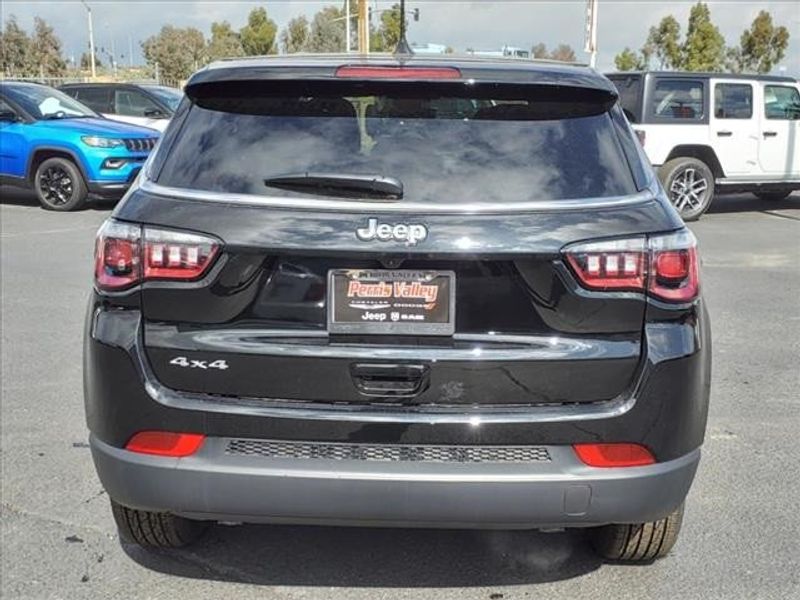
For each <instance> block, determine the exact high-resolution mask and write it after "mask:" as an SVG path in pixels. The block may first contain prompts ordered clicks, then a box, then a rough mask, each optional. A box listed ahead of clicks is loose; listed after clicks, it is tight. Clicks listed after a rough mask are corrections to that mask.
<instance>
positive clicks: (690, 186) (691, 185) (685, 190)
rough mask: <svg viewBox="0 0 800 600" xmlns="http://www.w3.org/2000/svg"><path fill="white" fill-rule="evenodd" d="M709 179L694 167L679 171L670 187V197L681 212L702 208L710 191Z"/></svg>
mask: <svg viewBox="0 0 800 600" xmlns="http://www.w3.org/2000/svg"><path fill="white" fill-rule="evenodd" d="M709 191H710V190H709V185H708V181H707V180H706V179H705V177H703V176H702V174H699V173H698V172H697V169H695V168H694V167H687V168H685V169H684V170H683V171H681V172H679V173H678V174H677V175H676V176H675V178H674V179H673V180H672V184H671V185H670V187H669V199H670V202H672V205H673V206H674V207H675V208H676V209H678V212H680V213H687V212H692V211H695V210H698V209H700V208H701V207H702V206H703V203H704V202H705V200H706V197H707V195H708V193H709Z"/></svg>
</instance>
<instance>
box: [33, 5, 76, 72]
mask: <svg viewBox="0 0 800 600" xmlns="http://www.w3.org/2000/svg"><path fill="white" fill-rule="evenodd" d="M31 54H32V57H33V61H34V63H35V65H36V66H37V68H38V69H39V72H40V73H41V74H43V75H47V76H49V77H60V76H62V75H63V74H64V73H65V72H66V70H67V64H66V63H65V62H64V59H63V58H62V56H61V40H59V39H58V37H57V36H56V34H55V32H54V31H53V28H52V27H50V25H48V24H47V22H46V21H45V20H44V19H42V18H40V17H34V18H33V38H32V39H31Z"/></svg>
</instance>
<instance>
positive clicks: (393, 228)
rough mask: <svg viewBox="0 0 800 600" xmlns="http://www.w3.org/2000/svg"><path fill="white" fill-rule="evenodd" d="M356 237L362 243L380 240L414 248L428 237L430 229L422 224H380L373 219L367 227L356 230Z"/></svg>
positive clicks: (368, 222)
mask: <svg viewBox="0 0 800 600" xmlns="http://www.w3.org/2000/svg"><path fill="white" fill-rule="evenodd" d="M356 237H357V238H358V239H360V240H361V241H362V242H370V241H372V240H379V241H381V242H391V241H395V242H404V243H405V244H406V245H407V246H414V245H415V244H416V243H417V242H421V241H422V240H424V239H425V238H426V237H428V228H427V227H425V225H421V224H413V225H412V224H409V223H395V224H393V225H390V224H389V223H379V222H378V219H376V218H374V217H373V218H371V219H370V220H369V221H367V226H366V227H359V228H358V229H356Z"/></svg>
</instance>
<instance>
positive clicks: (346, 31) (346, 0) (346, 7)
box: [344, 0, 350, 54]
mask: <svg viewBox="0 0 800 600" xmlns="http://www.w3.org/2000/svg"><path fill="white" fill-rule="evenodd" d="M344 37H345V39H346V40H347V42H346V43H345V45H344V49H345V51H346V52H347V53H348V54H349V53H350V0H344Z"/></svg>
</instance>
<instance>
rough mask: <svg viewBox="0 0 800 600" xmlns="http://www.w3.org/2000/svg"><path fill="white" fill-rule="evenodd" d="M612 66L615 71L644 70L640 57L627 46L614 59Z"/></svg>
mask: <svg viewBox="0 0 800 600" xmlns="http://www.w3.org/2000/svg"><path fill="white" fill-rule="evenodd" d="M614 64H615V65H616V67H617V71H638V70H642V69H643V68H644V66H643V65H642V58H641V57H640V55H639V54H637V53H636V52H634V51H633V50H631V49H630V48H628V47H627V46H626V47H625V49H624V50H623V51H622V52H620V53H619V54H617V55H616V56H615V57H614Z"/></svg>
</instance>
